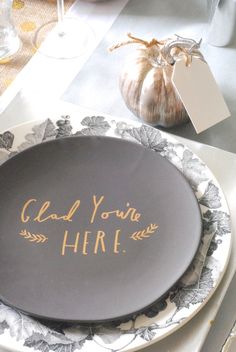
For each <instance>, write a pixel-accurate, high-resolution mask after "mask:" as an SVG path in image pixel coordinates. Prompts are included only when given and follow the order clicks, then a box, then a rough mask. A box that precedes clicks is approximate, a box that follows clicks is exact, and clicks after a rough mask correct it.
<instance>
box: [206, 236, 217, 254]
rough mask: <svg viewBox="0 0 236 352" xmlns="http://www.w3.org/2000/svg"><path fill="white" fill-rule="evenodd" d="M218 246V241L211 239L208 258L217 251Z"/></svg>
mask: <svg viewBox="0 0 236 352" xmlns="http://www.w3.org/2000/svg"><path fill="white" fill-rule="evenodd" d="M218 244H219V243H218V241H216V240H215V239H213V240H212V241H211V244H210V246H209V249H208V252H207V256H208V257H211V256H212V254H213V253H214V252H215V251H216V250H217V248H218Z"/></svg>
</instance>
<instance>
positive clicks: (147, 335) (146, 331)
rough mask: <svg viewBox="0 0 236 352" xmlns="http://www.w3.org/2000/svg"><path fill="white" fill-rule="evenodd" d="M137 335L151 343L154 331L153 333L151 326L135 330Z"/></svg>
mask: <svg viewBox="0 0 236 352" xmlns="http://www.w3.org/2000/svg"><path fill="white" fill-rule="evenodd" d="M137 334H138V336H139V337H141V338H142V339H143V340H145V341H152V340H153V338H154V337H155V335H156V334H155V331H153V328H152V326H148V327H142V328H139V329H138V330H137Z"/></svg>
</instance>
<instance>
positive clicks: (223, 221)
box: [203, 210, 231, 236]
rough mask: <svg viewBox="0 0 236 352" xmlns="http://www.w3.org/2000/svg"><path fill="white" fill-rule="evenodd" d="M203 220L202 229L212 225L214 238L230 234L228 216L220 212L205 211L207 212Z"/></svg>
mask: <svg viewBox="0 0 236 352" xmlns="http://www.w3.org/2000/svg"><path fill="white" fill-rule="evenodd" d="M203 218H204V219H203V223H204V227H206V228H209V227H210V226H213V225H214V226H216V231H215V235H216V236H223V235H225V234H226V233H230V232H231V229H230V216H229V214H227V213H225V212H223V211H220V210H214V211H210V210H207V212H206V213H204V214H203Z"/></svg>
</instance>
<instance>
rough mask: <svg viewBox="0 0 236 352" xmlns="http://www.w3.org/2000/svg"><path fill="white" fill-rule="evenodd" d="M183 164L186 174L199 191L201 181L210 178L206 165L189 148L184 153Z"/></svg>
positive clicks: (194, 187) (193, 186)
mask: <svg viewBox="0 0 236 352" xmlns="http://www.w3.org/2000/svg"><path fill="white" fill-rule="evenodd" d="M182 165H183V173H184V176H185V177H186V178H187V179H188V181H189V183H190V184H191V186H192V188H193V189H194V190H196V191H197V188H198V186H199V185H200V183H202V182H203V181H206V180H208V176H207V175H206V166H205V165H204V164H203V163H202V162H201V160H200V159H198V158H196V157H195V156H194V154H193V153H192V152H191V151H190V150H188V149H186V150H185V151H184V153H183V159H182Z"/></svg>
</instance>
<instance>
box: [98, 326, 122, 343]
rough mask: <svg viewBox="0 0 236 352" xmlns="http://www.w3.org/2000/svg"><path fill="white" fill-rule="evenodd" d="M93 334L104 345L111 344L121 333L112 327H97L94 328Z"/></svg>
mask: <svg viewBox="0 0 236 352" xmlns="http://www.w3.org/2000/svg"><path fill="white" fill-rule="evenodd" d="M94 334H95V335H97V336H99V337H100V338H101V340H102V341H103V342H104V343H105V344H111V343H114V342H115V341H117V340H118V339H119V338H120V337H121V335H122V331H121V330H120V329H118V328H114V327H112V326H99V327H96V328H94Z"/></svg>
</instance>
